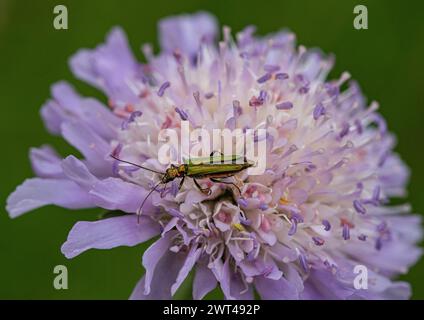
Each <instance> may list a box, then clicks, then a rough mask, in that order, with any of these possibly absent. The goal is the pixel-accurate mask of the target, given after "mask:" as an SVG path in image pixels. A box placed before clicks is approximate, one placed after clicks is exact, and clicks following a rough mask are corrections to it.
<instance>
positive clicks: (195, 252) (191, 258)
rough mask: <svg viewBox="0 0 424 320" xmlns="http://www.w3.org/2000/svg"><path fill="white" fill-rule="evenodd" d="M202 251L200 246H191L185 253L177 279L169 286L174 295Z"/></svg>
mask: <svg viewBox="0 0 424 320" xmlns="http://www.w3.org/2000/svg"><path fill="white" fill-rule="evenodd" d="M201 252H202V249H201V248H197V249H196V247H195V246H193V247H192V248H191V250H190V252H189V253H188V255H187V258H186V260H185V261H184V265H183V266H182V268H181V270H180V272H178V276H177V280H176V281H175V283H174V284H173V285H172V287H171V294H172V295H174V294H175V292H176V291H177V290H178V288H179V287H180V285H181V284H182V283H183V281H184V280H185V278H187V276H188V274H189V273H190V271H191V269H193V267H194V265H195V263H196V262H197V259H199V256H200V253H201Z"/></svg>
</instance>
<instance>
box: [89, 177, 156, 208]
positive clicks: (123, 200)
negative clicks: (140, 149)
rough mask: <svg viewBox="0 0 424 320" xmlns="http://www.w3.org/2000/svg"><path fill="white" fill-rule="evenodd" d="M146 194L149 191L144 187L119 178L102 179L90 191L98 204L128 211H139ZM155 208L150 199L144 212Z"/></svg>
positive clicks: (102, 206) (145, 205)
mask: <svg viewBox="0 0 424 320" xmlns="http://www.w3.org/2000/svg"><path fill="white" fill-rule="evenodd" d="M146 195H147V191H146V190H145V189H143V188H142V187H140V186H138V185H135V184H133V183H129V182H125V181H123V180H122V179H119V178H107V179H104V180H101V181H99V182H97V183H96V184H95V185H94V187H93V189H92V190H91V191H90V197H91V199H92V200H93V202H94V203H95V204H96V205H97V206H99V207H101V208H105V209H108V210H121V211H124V212H128V213H135V212H137V210H138V208H139V207H140V204H141V202H142V201H143V199H144V197H145V196H146ZM154 208H155V207H153V206H152V204H151V201H150V199H148V200H147V201H146V203H145V204H144V207H143V212H152V211H153V210H154Z"/></svg>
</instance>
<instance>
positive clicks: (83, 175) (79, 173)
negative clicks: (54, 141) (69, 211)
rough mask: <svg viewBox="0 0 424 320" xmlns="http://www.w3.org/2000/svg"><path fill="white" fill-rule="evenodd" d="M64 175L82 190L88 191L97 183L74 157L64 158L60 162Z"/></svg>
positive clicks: (84, 166)
mask: <svg viewBox="0 0 424 320" xmlns="http://www.w3.org/2000/svg"><path fill="white" fill-rule="evenodd" d="M62 168H63V172H64V174H65V175H66V176H67V177H68V178H69V179H70V180H72V181H74V182H75V183H77V184H78V185H79V186H80V187H81V188H83V189H84V190H87V191H90V190H91V189H93V188H94V185H95V184H96V183H97V182H98V181H99V180H98V179H97V178H96V177H95V176H94V175H93V174H92V173H91V172H90V171H89V170H88V168H87V167H86V165H85V164H84V163H83V162H82V161H80V160H78V159H77V158H75V157H74V156H69V157H66V158H65V159H64V160H63V161H62Z"/></svg>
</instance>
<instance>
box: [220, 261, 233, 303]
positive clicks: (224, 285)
mask: <svg viewBox="0 0 424 320" xmlns="http://www.w3.org/2000/svg"><path fill="white" fill-rule="evenodd" d="M229 261H230V259H228V258H227V260H225V262H224V265H223V267H222V273H221V276H220V278H219V279H218V280H219V283H220V285H221V289H222V292H223V293H224V295H225V298H226V299H227V300H234V299H235V298H234V297H233V296H232V295H231V285H230V281H231V270H230V262H229Z"/></svg>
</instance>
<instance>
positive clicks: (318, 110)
mask: <svg viewBox="0 0 424 320" xmlns="http://www.w3.org/2000/svg"><path fill="white" fill-rule="evenodd" d="M324 114H325V108H324V106H323V105H322V103H318V104H317V105H316V106H315V108H314V112H313V116H314V119H315V120H318V118H319V117H321V116H322V115H324Z"/></svg>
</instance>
